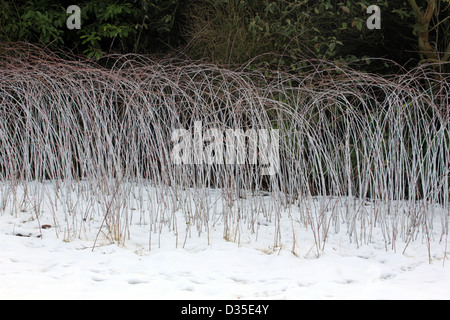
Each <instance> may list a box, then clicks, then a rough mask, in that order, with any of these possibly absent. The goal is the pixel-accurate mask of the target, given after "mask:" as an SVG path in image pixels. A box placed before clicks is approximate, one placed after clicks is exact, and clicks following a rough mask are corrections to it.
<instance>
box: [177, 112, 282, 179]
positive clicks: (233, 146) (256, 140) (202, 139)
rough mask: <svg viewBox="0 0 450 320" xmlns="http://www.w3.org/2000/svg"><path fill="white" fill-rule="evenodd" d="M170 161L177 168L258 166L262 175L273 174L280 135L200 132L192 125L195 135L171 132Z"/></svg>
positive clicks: (263, 131)
mask: <svg viewBox="0 0 450 320" xmlns="http://www.w3.org/2000/svg"><path fill="white" fill-rule="evenodd" d="M172 142H173V148H172V151H171V160H172V163H173V164H177V165H192V164H195V165H204V164H206V165H243V164H246V163H247V164H250V165H258V164H259V165H260V174H261V175H265V176H267V175H270V176H272V175H275V174H277V173H278V171H279V169H280V154H279V149H280V148H279V145H280V133H279V130H277V129H269V130H266V129H247V130H246V131H244V130H242V129H226V130H221V129H218V128H210V129H206V130H203V126H202V122H201V121H196V122H195V123H194V132H193V133H191V132H190V131H189V130H185V129H177V130H174V131H173V132H172Z"/></svg>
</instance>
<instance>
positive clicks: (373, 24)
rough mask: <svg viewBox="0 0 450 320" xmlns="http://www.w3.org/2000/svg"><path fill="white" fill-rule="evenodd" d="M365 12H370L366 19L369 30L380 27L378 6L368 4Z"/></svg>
mask: <svg viewBox="0 0 450 320" xmlns="http://www.w3.org/2000/svg"><path fill="white" fill-rule="evenodd" d="M367 14H371V16H370V17H369V19H367V28H368V29H369V30H374V29H377V30H380V29H381V9H380V7H379V6H375V5H372V6H369V7H368V8H367Z"/></svg>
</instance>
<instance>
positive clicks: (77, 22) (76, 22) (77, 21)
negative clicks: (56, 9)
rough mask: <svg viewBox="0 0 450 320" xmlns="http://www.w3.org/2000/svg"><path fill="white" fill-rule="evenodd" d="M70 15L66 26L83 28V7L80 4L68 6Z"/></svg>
mask: <svg viewBox="0 0 450 320" xmlns="http://www.w3.org/2000/svg"><path fill="white" fill-rule="evenodd" d="M66 12H67V13H70V14H71V15H70V17H68V18H67V21H66V26H67V28H68V29H69V30H73V29H81V9H80V7H79V6H76V5H71V6H69V7H68V8H67V11H66Z"/></svg>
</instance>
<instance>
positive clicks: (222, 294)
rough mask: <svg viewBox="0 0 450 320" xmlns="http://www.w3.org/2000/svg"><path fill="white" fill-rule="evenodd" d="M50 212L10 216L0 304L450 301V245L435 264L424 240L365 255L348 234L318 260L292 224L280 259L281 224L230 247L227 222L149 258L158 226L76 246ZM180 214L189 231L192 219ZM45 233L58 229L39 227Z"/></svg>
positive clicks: (372, 246) (163, 237) (78, 241)
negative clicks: (122, 239)
mask: <svg viewBox="0 0 450 320" xmlns="http://www.w3.org/2000/svg"><path fill="white" fill-rule="evenodd" d="M42 210H43V212H41V214H40V215H39V219H36V214H35V212H34V210H32V208H31V207H29V208H28V209H26V210H13V209H12V208H10V207H8V208H7V209H6V210H5V212H3V213H2V214H0V299H188V300H195V299H288V300H292V299H449V298H450V269H449V268H450V263H449V262H445V260H447V258H446V257H447V256H446V254H445V250H446V243H445V241H438V240H436V241H433V242H432V243H431V244H430V252H431V259H429V255H428V248H427V245H426V243H423V241H421V240H417V241H413V242H411V243H409V244H408V246H407V250H406V251H405V252H404V253H403V249H404V247H405V246H406V244H405V243H402V242H400V241H399V242H398V243H397V244H396V249H395V250H393V249H392V248H388V249H387V250H386V247H385V244H384V240H383V238H382V233H381V232H377V230H375V232H374V234H373V238H374V239H373V241H371V243H360V244H358V245H357V244H356V243H354V242H353V243H352V242H350V241H349V237H348V235H347V234H346V231H345V229H344V228H343V229H342V230H340V231H339V232H337V233H331V232H330V235H329V238H328V240H327V243H326V245H325V247H324V250H323V252H321V254H320V255H319V256H317V255H316V254H315V246H314V239H313V235H312V233H311V232H310V231H308V230H306V228H305V229H299V230H298V232H297V234H296V238H295V242H296V247H295V254H293V252H292V245H293V237H292V235H290V234H289V230H291V229H292V222H291V219H290V218H289V217H288V215H287V214H284V215H282V217H281V219H280V221H279V224H280V229H281V230H282V231H283V232H282V235H281V245H280V246H279V247H277V248H275V249H273V247H272V246H271V245H272V244H273V237H274V232H273V230H274V228H273V224H274V223H275V222H271V223H267V225H261V228H260V230H259V231H258V237H257V238H256V237H255V235H252V234H250V233H248V232H246V231H245V228H244V229H243V230H242V231H241V235H240V240H239V241H237V243H236V242H231V241H226V240H225V239H223V226H221V224H220V222H218V223H217V224H215V225H211V226H210V232H209V235H207V233H202V234H200V235H198V234H197V233H196V232H194V230H190V231H189V233H188V234H187V238H186V239H187V241H186V242H185V243H184V238H185V234H183V231H184V229H183V228H181V227H179V229H180V230H179V235H178V241H176V237H175V236H174V233H173V230H168V229H167V230H162V231H161V234H159V233H156V234H155V233H154V234H153V235H152V240H151V241H152V247H151V250H149V235H150V231H149V226H148V225H146V224H145V223H141V222H140V221H138V220H139V219H134V221H133V222H132V223H131V226H130V230H129V232H130V238H129V239H127V240H126V241H125V243H124V244H118V243H111V242H110V241H107V239H105V237H103V236H102V234H100V236H99V237H98V239H97V241H95V240H96V238H97V235H98V232H97V231H98V227H99V226H100V224H101V222H102V220H101V219H97V220H96V219H94V220H93V221H92V222H90V224H89V226H88V227H87V228H86V229H87V231H86V233H85V234H84V235H82V236H79V237H77V236H71V237H70V239H67V235H66V234H65V231H64V230H65V223H66V224H67V220H68V219H67V215H66V214H65V213H64V212H63V210H62V209H60V210H59V211H58V212H50V209H49V208H48V207H47V208H43V209H42ZM46 210H47V211H48V212H46ZM176 214H177V221H178V225H179V226H181V225H183V224H182V221H183V217H184V215H183V213H182V212H181V211H179V212H177V213H176ZM69 220H70V219H69ZM436 220H439V219H436ZM44 224H49V225H52V228H49V229H42V228H40V227H39V226H42V225H44ZM55 224H56V226H55ZM436 229H437V230H439V228H438V227H436ZM79 234H81V233H79ZM208 237H209V239H208ZM438 239H439V237H438ZM94 244H95V248H93V246H94ZM183 244H184V246H183ZM447 255H448V252H447ZM430 260H431V261H430Z"/></svg>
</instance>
